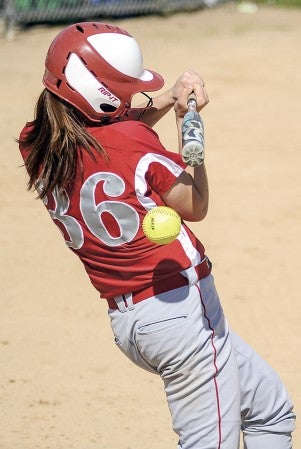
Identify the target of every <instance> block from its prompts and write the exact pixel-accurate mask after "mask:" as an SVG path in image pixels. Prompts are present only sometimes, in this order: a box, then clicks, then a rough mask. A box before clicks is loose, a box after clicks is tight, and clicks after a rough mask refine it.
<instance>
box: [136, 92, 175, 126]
mask: <svg viewBox="0 0 301 449" xmlns="http://www.w3.org/2000/svg"><path fill="white" fill-rule="evenodd" d="M175 102H176V98H174V96H173V90H172V89H168V90H167V91H165V92H163V93H162V94H160V95H158V96H157V97H155V98H153V99H152V106H151V107H150V108H148V109H144V108H145V107H146V106H147V103H144V104H141V105H139V106H138V107H137V108H135V109H132V110H130V111H129V114H128V119H129V120H139V121H141V122H144V123H145V124H146V125H148V126H150V127H153V126H154V125H155V124H156V123H157V122H158V121H159V120H160V119H161V118H162V117H164V115H165V114H167V112H168V111H170V109H171V108H172V107H173V106H174V104H175Z"/></svg>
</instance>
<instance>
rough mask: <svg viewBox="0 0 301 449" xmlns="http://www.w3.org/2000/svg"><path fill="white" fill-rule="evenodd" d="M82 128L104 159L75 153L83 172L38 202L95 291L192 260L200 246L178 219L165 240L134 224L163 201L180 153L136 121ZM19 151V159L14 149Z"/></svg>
mask: <svg viewBox="0 0 301 449" xmlns="http://www.w3.org/2000/svg"><path fill="white" fill-rule="evenodd" d="M26 131H27V128H26V127H25V128H24V129H23V131H22V133H26ZM89 132H90V133H91V134H92V135H93V136H94V137H95V138H96V139H97V140H98V141H99V142H100V144H101V146H102V147H103V148H104V150H105V151H106V153H107V154H108V156H109V160H106V159H105V158H104V157H103V156H102V155H100V154H99V153H98V152H96V151H94V156H95V160H93V158H92V157H91V156H90V155H89V154H88V153H87V152H85V151H83V152H82V153H83V154H82V160H81V163H82V165H83V176H82V177H79V179H77V180H76V181H75V184H74V186H73V188H72V190H71V189H70V191H67V196H64V197H63V196H61V195H59V194H58V192H57V191H56V190H55V191H54V192H53V193H52V194H51V195H48V196H47V197H45V198H44V199H43V202H44V204H45V206H46V208H47V209H48V212H49V214H50V216H51V218H52V220H53V221H54V223H55V224H56V225H57V226H58V227H59V229H60V230H61V232H62V234H63V236H64V239H65V241H66V244H67V245H68V247H69V248H70V249H71V250H72V251H73V252H74V253H75V254H76V255H77V256H78V257H79V258H80V260H81V261H82V262H83V264H84V267H85V269H86V272H87V274H88V276H89V278H90V280H91V282H92V284H93V285H94V287H95V288H96V289H97V290H98V291H99V293H100V294H101V296H102V297H104V298H112V297H115V296H117V295H122V294H125V293H129V292H134V291H136V290H140V289H142V288H144V287H147V286H149V285H151V284H154V283H156V282H161V281H162V280H163V279H164V278H166V277H169V276H172V275H174V274H175V273H178V272H180V271H182V270H183V269H186V268H188V267H190V266H191V265H192V266H195V265H197V264H198V263H199V262H200V260H201V259H202V258H203V256H204V248H203V246H202V244H201V243H200V242H199V241H198V239H197V238H196V237H195V235H194V234H193V233H192V232H191V231H190V229H189V228H188V227H187V226H186V225H185V223H183V224H182V227H181V232H180V235H179V236H178V238H177V239H176V240H175V241H173V242H172V243H169V244H168V245H157V244H154V243H151V242H150V241H149V240H148V239H147V238H146V237H145V235H144V233H143V231H142V226H141V225H142V221H143V218H144V216H145V214H146V213H147V211H148V210H150V209H151V208H152V207H154V206H160V205H164V203H163V200H162V198H161V195H162V194H163V193H165V192H166V191H167V190H169V189H170V188H171V187H172V185H173V184H174V183H175V181H176V179H177V177H178V176H179V175H180V174H181V173H182V171H183V170H184V167H185V164H184V163H183V162H182V158H181V156H180V155H179V154H176V153H173V152H170V151H167V150H166V149H165V148H164V147H163V146H162V144H161V142H160V140H159V138H158V135H157V134H156V133H155V132H154V131H153V130H152V129H151V128H149V127H148V126H146V125H145V124H143V123H141V122H136V121H128V122H120V123H114V124H111V125H107V126H103V127H91V128H89ZM21 153H22V156H23V158H24V159H25V158H26V154H25V151H24V150H23V149H22V148H21Z"/></svg>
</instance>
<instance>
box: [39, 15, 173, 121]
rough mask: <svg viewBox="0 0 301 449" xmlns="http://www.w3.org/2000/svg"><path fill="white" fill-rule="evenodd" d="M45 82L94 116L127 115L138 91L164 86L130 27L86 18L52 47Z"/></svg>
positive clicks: (112, 116)
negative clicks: (146, 65) (145, 63)
mask: <svg viewBox="0 0 301 449" xmlns="http://www.w3.org/2000/svg"><path fill="white" fill-rule="evenodd" d="M43 83H44V85H45V87H46V88H47V89H48V90H50V91H51V92H53V93H54V94H55V95H57V96H58V97H60V98H62V99H63V100H65V101H67V102H68V103H70V104H72V105H73V106H75V107H76V108H77V109H79V110H80V111H81V112H82V113H83V114H84V115H85V116H86V117H88V118H89V119H90V120H92V121H94V122H98V121H100V120H101V119H102V118H103V117H105V116H106V117H111V118H115V119H116V118H117V117H122V116H123V114H124V113H125V112H126V110H127V109H128V108H130V105H131V99H132V96H133V95H134V94H135V93H137V92H143V91H146V92H150V91H154V90H158V89H160V88H161V87H162V86H163V84H164V81H163V78H162V77H161V76H160V75H159V74H157V73H156V72H153V71H150V70H145V69H144V68H143V59H142V54H141V50H140V48H139V46H138V44H137V42H136V41H135V39H134V38H133V37H132V36H131V35H130V34H129V33H128V32H127V31H125V30H123V29H121V28H118V27H116V26H113V25H108V24H104V23H98V22H82V23H76V24H74V25H71V26H68V27H67V28H65V29H64V30H63V31H61V32H60V33H59V34H58V35H57V36H56V38H55V39H54V40H53V42H52V44H51V45H50V47H49V50H48V53H47V56H46V60H45V73H44V77H43Z"/></svg>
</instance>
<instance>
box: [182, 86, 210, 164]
mask: <svg viewBox="0 0 301 449" xmlns="http://www.w3.org/2000/svg"><path fill="white" fill-rule="evenodd" d="M187 106H188V112H186V114H185V116H184V118H183V123H182V158H183V161H184V162H185V163H186V164H187V165H190V166H191V167H197V166H198V165H201V164H202V162H203V160H204V158H205V149H204V124H203V120H202V118H201V116H200V114H199V113H198V112H197V110H196V97H195V95H194V94H190V95H189V97H188V101H187Z"/></svg>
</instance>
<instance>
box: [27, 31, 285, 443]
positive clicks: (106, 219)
mask: <svg viewBox="0 0 301 449" xmlns="http://www.w3.org/2000/svg"><path fill="white" fill-rule="evenodd" d="M43 82H44V86H45V89H44V90H43V91H42V93H41V95H40V97H39V99H38V102H37V105H36V115H35V119H34V120H33V121H32V122H30V123H28V124H27V125H26V126H25V128H24V129H23V130H22V132H21V135H20V139H19V145H20V150H21V153H22V156H23V158H24V161H25V166H26V169H27V171H28V174H29V182H28V188H29V189H31V188H35V189H36V190H37V191H38V194H39V197H40V198H41V199H42V200H43V202H44V204H45V206H46V208H47V210H48V212H49V214H50V217H51V218H52V220H53V221H54V223H55V224H56V225H57V226H58V227H59V229H60V231H61V232H62V234H63V237H64V239H65V241H66V244H67V245H68V247H69V248H70V249H71V250H72V251H73V252H74V253H75V254H76V255H77V256H78V257H79V258H80V260H81V261H82V263H83V265H84V268H85V270H86V272H87V274H88V276H89V278H90V281H91V282H92V284H93V285H94V287H95V288H96V290H97V291H98V292H99V294H100V295H101V297H102V298H106V301H107V302H108V307H109V308H108V314H109V317H110V320H111V325H112V330H113V332H114V336H115V341H116V344H117V345H118V346H119V348H120V349H121V351H122V352H123V353H124V354H125V355H126V356H127V357H129V358H130V359H131V360H132V361H133V362H134V363H135V364H137V365H138V366H140V367H142V368H144V369H146V370H148V371H151V372H153V373H156V374H159V375H160V376H161V377H162V380H163V382H164V388H165V392H166V397H167V401H168V405H169V408H170V412H171V416H172V423H173V428H174V431H175V432H176V433H177V434H178V436H179V443H178V447H179V448H182V449H200V448H202V449H237V448H238V447H239V433H240V430H241V429H242V431H243V433H244V442H245V447H246V448H247V449H290V448H291V447H292V446H291V432H292V430H293V425H294V414H293V412H292V404H291V402H290V400H289V398H288V395H287V393H286V390H285V387H284V386H283V384H282V382H281V381H280V379H279V377H278V376H277V374H276V373H275V372H274V371H273V370H272V369H271V368H270V367H269V366H268V365H267V364H266V363H265V362H264V361H263V360H261V359H260V358H259V356H258V355H257V354H256V353H255V352H254V351H253V350H252V349H251V348H249V347H248V346H247V345H246V344H245V343H244V342H242V341H241V340H240V338H239V337H238V336H236V335H235V334H233V333H232V332H230V331H229V328H228V324H227V321H226V319H225V317H224V314H223V310H222V307H221V304H220V300H219V297H218V294H217V292H216V289H215V286H214V280H213V276H212V274H211V262H210V261H209V259H208V257H207V256H206V254H205V250H204V247H203V245H202V243H201V242H200V241H199V240H198V239H197V237H196V236H195V235H194V234H193V233H192V232H191V230H190V229H189V227H188V226H187V225H186V224H185V221H200V220H202V219H203V218H204V217H205V216H206V212H207V206H208V183H207V176H206V170H205V165H204V164H202V165H201V166H199V167H197V168H194V169H192V168H189V167H186V166H185V164H184V163H183V161H182V158H181V155H180V154H175V153H174V152H170V151H168V150H166V149H165V148H164V147H163V145H162V144H161V142H160V140H159V137H158V136H157V134H156V133H155V132H154V131H153V130H152V129H151V126H152V125H153V124H154V123H156V122H157V121H158V120H159V119H160V118H161V117H162V116H163V115H164V114H165V113H166V112H167V111H168V110H169V109H170V108H171V107H174V110H175V114H176V122H177V126H178V130H179V132H180V130H181V123H182V119H183V116H184V114H185V112H186V110H187V106H186V105H187V98H188V96H189V94H190V93H191V92H193V91H194V93H195V94H196V96H197V102H198V110H200V109H202V108H203V107H204V106H205V105H206V104H207V103H208V97H207V93H206V90H205V88H204V83H203V80H202V78H201V77H200V76H199V75H198V74H196V73H194V72H192V71H188V72H185V74H183V75H182V76H181V77H180V78H179V79H178V80H177V81H176V83H175V85H174V86H173V87H172V88H171V89H169V90H167V91H166V92H165V93H163V94H161V95H159V96H158V97H157V98H155V99H154V100H152V99H150V98H149V104H148V105H147V106H146V107H141V108H138V109H133V108H131V100H132V97H133V95H134V94H136V93H137V92H144V91H146V92H151V91H156V90H159V89H160V88H162V86H163V79H162V77H161V76H160V75H159V74H157V73H155V72H153V71H151V70H147V69H144V67H143V61H142V54H141V51H140V48H139V46H138V44H137V42H136V41H135V39H134V38H133V37H132V36H131V35H130V34H129V33H128V32H127V31H125V30H122V29H120V28H118V27H115V26H112V25H109V24H101V23H94V22H84V23H78V24H74V25H71V26H69V27H67V28H65V29H64V30H63V31H62V32H61V33H59V35H58V36H57V37H56V38H55V39H54V41H53V42H52V44H51V46H50V48H49V50H48V53H47V57H46V62H45V74H44V78H43ZM156 205H167V206H169V207H172V208H174V209H175V210H176V211H177V212H178V213H179V214H180V215H181V217H182V218H183V220H185V221H183V223H182V227H181V232H180V235H179V237H178V238H177V239H176V240H175V241H174V242H172V243H170V244H168V245H155V244H153V243H151V242H150V241H148V240H147V239H146V238H145V236H144V234H143V232H142V230H141V222H142V220H143V217H144V216H145V214H146V212H147V211H148V210H149V209H151V208H152V207H154V206H156ZM103 300H104V299H103Z"/></svg>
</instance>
